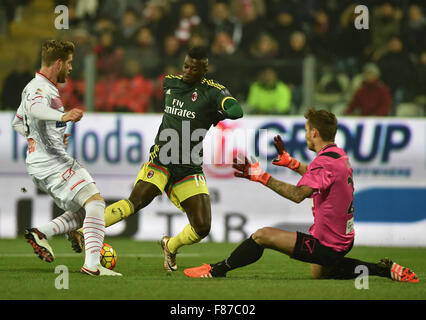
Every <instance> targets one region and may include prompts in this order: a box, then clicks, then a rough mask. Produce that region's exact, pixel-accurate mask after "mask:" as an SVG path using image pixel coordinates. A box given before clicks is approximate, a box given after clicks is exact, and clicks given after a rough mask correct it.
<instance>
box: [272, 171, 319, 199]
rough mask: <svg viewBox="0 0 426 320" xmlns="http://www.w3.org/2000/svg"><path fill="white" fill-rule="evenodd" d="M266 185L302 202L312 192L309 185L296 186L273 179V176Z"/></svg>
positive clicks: (284, 195)
mask: <svg viewBox="0 0 426 320" xmlns="http://www.w3.org/2000/svg"><path fill="white" fill-rule="evenodd" d="M267 187H268V188H270V189H272V190H274V191H275V192H276V193H278V194H279V195H281V196H283V197H285V198H287V199H289V200H291V201H294V202H296V203H300V202H302V201H303V200H304V199H305V198H307V197H309V196H310V195H311V194H312V193H313V192H314V190H313V189H312V188H311V187H308V186H300V187H297V186H295V185H292V184H289V183H287V182H283V181H279V180H277V179H274V178H273V177H271V179H270V180H269V182H268V185H267Z"/></svg>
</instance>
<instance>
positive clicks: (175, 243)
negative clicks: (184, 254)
mask: <svg viewBox="0 0 426 320" xmlns="http://www.w3.org/2000/svg"><path fill="white" fill-rule="evenodd" d="M201 239H202V238H201V237H200V236H199V235H198V234H197V233H196V232H195V230H194V228H193V227H192V226H191V225H190V224H188V225H187V226H186V227H185V228H183V230H182V231H181V232H180V233H179V234H178V235H177V236H176V237H171V238H170V240H169V242H168V244H167V247H168V248H169V251H170V253H172V254H175V253H176V252H177V251H178V249H179V248H180V247H182V246H184V245H190V244H193V243H197V242H199V241H201Z"/></svg>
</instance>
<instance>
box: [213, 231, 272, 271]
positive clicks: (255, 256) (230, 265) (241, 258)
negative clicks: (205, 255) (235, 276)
mask: <svg viewBox="0 0 426 320" xmlns="http://www.w3.org/2000/svg"><path fill="white" fill-rule="evenodd" d="M263 250H264V248H263V247H262V246H260V245H258V244H257V243H256V241H254V240H253V238H252V237H251V236H250V237H249V238H248V239H246V240H244V241H243V242H242V243H241V244H240V245H239V246H238V247H237V248H235V250H234V251H232V253H231V255H230V256H229V258H228V259H226V260H223V261H221V262H218V263H215V264H212V265H211V266H212V270H211V271H210V273H211V275H212V276H213V277H223V276H225V275H226V273H227V272H228V271H231V270H233V269H236V268H241V267H244V266H246V265H249V264H251V263H254V262H256V261H257V260H259V259H260V257H261V256H262V254H263Z"/></svg>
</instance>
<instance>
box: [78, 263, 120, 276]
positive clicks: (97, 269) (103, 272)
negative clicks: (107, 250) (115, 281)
mask: <svg viewBox="0 0 426 320" xmlns="http://www.w3.org/2000/svg"><path fill="white" fill-rule="evenodd" d="M80 273H82V274H88V275H90V276H118V277H121V276H122V274H121V273H118V272H115V271H112V270H110V269H107V268H105V267H102V265H101V264H100V263H99V264H97V265H96V266H94V267H91V268H89V267H88V266H86V265H84V266H82V267H81V269H80Z"/></svg>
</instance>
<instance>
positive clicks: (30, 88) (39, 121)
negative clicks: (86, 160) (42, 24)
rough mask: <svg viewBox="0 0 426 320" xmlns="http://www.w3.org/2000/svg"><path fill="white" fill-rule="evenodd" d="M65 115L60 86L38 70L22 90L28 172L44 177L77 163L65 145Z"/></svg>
mask: <svg viewBox="0 0 426 320" xmlns="http://www.w3.org/2000/svg"><path fill="white" fill-rule="evenodd" d="M53 110H55V111H53ZM63 114H64V107H63V105H62V101H61V99H60V96H59V91H58V88H57V87H56V85H55V84H54V83H53V82H51V81H50V80H49V79H47V78H46V77H45V76H44V75H42V74H41V73H36V75H35V77H34V79H32V80H31V81H30V82H29V83H28V84H27V86H26V87H25V89H24V90H23V92H22V98H21V104H20V105H19V108H18V111H17V113H16V117H17V118H19V119H20V120H21V121H22V122H23V131H24V133H25V135H26V137H27V139H28V151H27V158H26V164H27V170H28V173H29V174H30V175H32V176H34V177H36V178H37V179H44V178H46V177H47V176H49V175H50V174H52V173H53V172H58V171H60V170H64V169H65V168H67V167H71V166H72V164H73V161H74V159H73V158H72V157H71V156H70V155H69V154H68V153H67V151H66V148H65V144H64V134H65V129H66V123H65V122H62V121H61V118H62V115H63ZM45 119H49V120H45Z"/></svg>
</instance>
